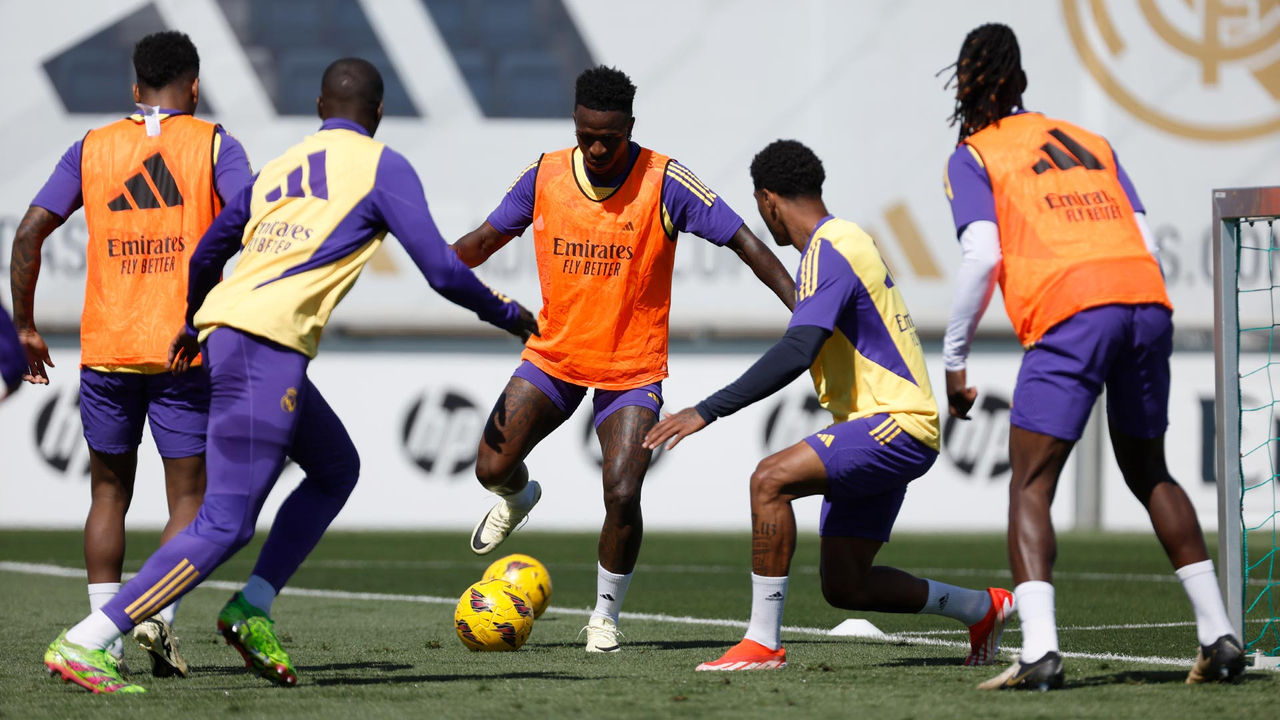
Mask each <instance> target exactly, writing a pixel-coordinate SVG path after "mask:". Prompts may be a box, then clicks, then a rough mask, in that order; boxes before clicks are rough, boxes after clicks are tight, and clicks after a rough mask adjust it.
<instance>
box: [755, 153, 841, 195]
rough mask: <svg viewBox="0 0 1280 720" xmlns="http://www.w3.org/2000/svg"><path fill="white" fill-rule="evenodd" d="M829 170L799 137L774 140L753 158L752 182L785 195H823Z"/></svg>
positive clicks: (760, 188)
mask: <svg viewBox="0 0 1280 720" xmlns="http://www.w3.org/2000/svg"><path fill="white" fill-rule="evenodd" d="M826 179H827V173H826V171H825V170H823V169H822V161H821V160H819V159H818V156H817V155H816V154H814V152H813V151H812V150H810V149H809V148H807V147H805V145H804V143H801V142H800V141H798V140H774V141H773V142H771V143H769V144H768V145H767V146H765V149H763V150H761V151H760V152H758V153H756V156H755V158H753V159H752V160H751V182H752V183H753V184H754V185H755V189H756V190H768V191H770V192H775V193H777V194H779V195H781V196H782V197H785V198H793V197H820V196H821V195H822V181H823V180H826Z"/></svg>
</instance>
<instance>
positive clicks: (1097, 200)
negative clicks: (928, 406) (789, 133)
mask: <svg viewBox="0 0 1280 720" xmlns="http://www.w3.org/2000/svg"><path fill="white" fill-rule="evenodd" d="M955 72H956V74H955V85H956V111H955V114H954V116H953V118H952V122H953V123H954V122H959V123H960V144H959V147H957V148H956V151H955V153H953V154H952V156H951V159H950V161H949V162H948V164H947V174H946V190H947V197H948V199H949V200H950V201H951V211H952V215H953V217H954V219H955V225H956V234H957V236H958V237H959V239H960V245H961V252H962V256H963V260H962V262H961V266H960V270H959V274H958V277H957V279H956V300H955V302H954V304H953V307H952V313H951V320H950V322H949V323H948V328H947V334H946V339H945V341H944V348H943V361H944V365H945V367H946V371H947V401H948V403H949V405H950V412H951V415H952V416H953V417H956V418H961V419H967V417H968V413H969V409H970V408H971V407H972V406H973V402H974V400H975V398H976V397H977V390H976V389H974V388H972V387H968V386H967V383H966V376H965V368H966V359H967V357H968V354H969V345H970V342H971V341H972V339H973V333H974V329H975V328H976V326H977V324H978V320H979V319H980V318H981V316H982V313H983V311H985V309H986V306H987V302H988V301H989V300H990V298H991V293H992V291H993V289H994V287H995V285H996V284H997V282H998V283H999V285H1000V288H1001V290H1002V291H1003V293H1004V301H1005V308H1006V310H1007V311H1008V313H1009V319H1010V321H1012V323H1013V328H1014V331H1015V332H1016V333H1017V334H1018V339H1019V340H1021V341H1022V344H1023V346H1024V347H1025V348H1026V354H1025V355H1024V356H1023V359H1022V367H1021V369H1020V370H1019V372H1018V380H1017V385H1016V386H1015V388H1014V392H1013V403H1012V405H1013V407H1012V410H1011V412H1010V415H1009V422H1010V425H1011V427H1010V429H1009V462H1010V465H1011V470H1012V477H1011V479H1010V487H1009V561H1010V565H1011V566H1012V571H1013V580H1014V582H1015V583H1016V587H1015V588H1014V596H1015V598H1016V600H1015V602H1016V605H1017V609H1018V615H1019V617H1020V620H1021V625H1022V639H1023V640H1022V653H1021V655H1020V657H1019V658H1018V660H1017V661H1015V662H1014V663H1013V665H1012V666H1010V667H1009V669H1008V670H1006V671H1005V672H1003V673H1001V674H1000V675H998V676H997V677H995V678H992V679H991V680H988V681H987V682H984V683H982V684H981V685H980V686H979V687H981V688H983V689H988V690H991V689H1000V688H1032V689H1041V690H1045V689H1050V688H1056V687H1060V686H1061V685H1062V682H1063V669H1062V658H1061V655H1060V654H1059V653H1058V634H1057V626H1056V621H1055V611H1054V587H1053V585H1052V584H1051V583H1052V573H1053V562H1054V558H1055V556H1056V555H1057V546H1056V541H1055V539H1054V534H1053V522H1052V518H1051V517H1050V514H1049V506H1050V504H1051V503H1052V502H1053V496H1054V491H1055V490H1056V488H1057V484H1058V476H1059V474H1060V473H1061V472H1062V466H1063V464H1065V463H1066V460H1067V456H1068V455H1069V454H1070V453H1071V448H1072V446H1073V445H1074V444H1075V442H1076V440H1078V439H1079V438H1080V434H1081V431H1082V430H1083V429H1084V426H1085V423H1086V421H1087V420H1088V416H1089V413H1090V411H1091V409H1092V408H1093V405H1094V403H1095V402H1096V401H1097V398H1098V395H1099V394H1100V393H1101V391H1102V388H1103V387H1106V389H1107V422H1108V426H1109V429H1110V433H1111V445H1112V448H1113V449H1114V451H1115V456H1116V462H1117V463H1118V464H1119V466H1120V470H1121V473H1122V474H1123V475H1124V479H1125V483H1126V484H1127V485H1128V486H1129V489H1130V490H1132V491H1133V494H1134V496H1135V497H1137V498H1138V500H1139V501H1140V502H1141V503H1142V505H1143V506H1144V507H1145V508H1146V509H1147V512H1148V514H1149V515H1150V516H1151V523H1152V525H1153V526H1154V527H1155V531H1156V535H1157V537H1159V539H1160V542H1161V544H1162V545H1163V546H1164V550H1165V552H1166V554H1167V555H1168V556H1169V560H1170V561H1171V562H1172V564H1173V566H1174V568H1176V570H1177V576H1178V579H1179V580H1180V581H1181V582H1182V585H1183V588H1184V589H1185V590H1186V593H1187V596H1188V598H1189V599H1190V600H1191V604H1192V606H1193V608H1194V610H1195V616H1196V634H1197V636H1198V639H1199V641H1200V646H1201V647H1200V655H1199V658H1198V659H1197V661H1196V664H1195V667H1193V668H1192V670H1191V673H1190V674H1189V675H1188V677H1187V682H1188V683H1198V682H1206V681H1214V680H1230V679H1233V678H1235V677H1236V676H1238V675H1239V674H1240V673H1241V672H1243V670H1244V656H1243V653H1242V651H1241V648H1240V642H1239V640H1238V639H1237V638H1236V637H1235V636H1234V634H1233V632H1232V629H1231V625H1230V622H1229V621H1228V619H1227V614H1226V611H1225V609H1224V607H1223V603H1222V596H1221V595H1220V594H1219V591H1218V585H1217V581H1216V579H1215V576H1214V572H1213V562H1212V561H1211V560H1209V554H1208V552H1207V550H1206V549H1205V544H1204V536H1203V535H1202V534H1201V532H1200V525H1199V523H1198V522H1197V520H1196V515H1195V509H1194V508H1193V507H1192V505H1191V501H1190V500H1188V498H1187V495H1186V493H1185V492H1184V491H1183V490H1182V488H1181V487H1179V486H1178V484H1177V483H1176V482H1175V481H1174V480H1173V478H1172V477H1170V476H1169V470H1168V468H1167V466H1166V463H1165V453H1164V434H1165V430H1166V428H1167V427H1168V404H1169V355H1170V353H1171V350H1172V338H1173V324H1172V321H1171V312H1172V306H1171V305H1170V303H1169V298H1168V295H1167V294H1166V292H1165V287H1164V279H1163V277H1162V276H1161V273H1160V266H1159V264H1158V262H1157V260H1156V258H1155V257H1154V254H1155V251H1156V248H1155V243H1154V241H1153V240H1152V239H1151V234H1150V231H1149V230H1148V228H1147V223H1146V217H1145V209H1144V208H1143V206H1142V204H1141V202H1140V201H1139V200H1138V196H1137V193H1136V192H1135V191H1134V189H1133V184H1132V183H1131V182H1130V181H1129V178H1128V176H1127V175H1126V174H1125V172H1124V170H1123V169H1122V168H1121V167H1120V164H1119V162H1118V161H1117V159H1116V154H1115V152H1114V151H1113V150H1112V149H1111V146H1110V145H1109V144H1108V143H1107V141H1106V140H1104V139H1103V138H1102V137H1100V136H1098V135H1095V134H1093V133H1091V132H1089V131H1088V130H1085V129H1083V128H1080V127H1078V126H1076V125H1073V124H1071V123H1068V122H1065V121H1062V120H1055V119H1051V118H1047V117H1044V116H1043V115H1040V114H1038V113H1031V112H1025V111H1023V110H1022V109H1021V108H1022V92H1023V91H1024V90H1025V89H1026V84H1027V78H1026V75H1025V74H1024V73H1023V71H1022V67H1021V55H1020V52H1019V50H1018V41H1017V38H1015V37H1014V35H1013V31H1012V30H1010V29H1009V28H1008V27H1006V26H1004V25H983V26H982V27H979V28H977V29H976V30H974V31H973V32H971V33H969V35H968V36H967V37H966V38H965V40H964V44H963V46H962V47H961V50H960V57H959V59H958V60H957V61H956V65H955Z"/></svg>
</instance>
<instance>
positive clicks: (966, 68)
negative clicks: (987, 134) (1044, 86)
mask: <svg viewBox="0 0 1280 720" xmlns="http://www.w3.org/2000/svg"><path fill="white" fill-rule="evenodd" d="M950 69H954V70H955V73H954V74H953V75H952V76H951V78H950V79H949V80H948V81H947V87H952V86H954V87H955V88H956V108H955V112H953V113H952V115H951V123H950V124H951V125H955V124H956V123H959V124H960V138H959V139H960V140H964V139H965V138H967V137H969V136H970V135H972V134H974V133H976V132H978V131H979V130H981V129H982V128H984V127H986V126H988V125H990V124H992V123H994V122H996V121H997V120H999V119H1000V118H1002V117H1004V116H1005V115H1008V114H1009V112H1010V111H1011V110H1012V109H1013V108H1014V107H1015V106H1017V105H1019V104H1020V103H1021V102H1022V91H1023V90H1026V89H1027V77H1026V75H1025V74H1023V72H1022V53H1021V51H1020V50H1019V49H1018V38H1017V36H1015V35H1014V34H1013V30H1012V29H1010V28H1009V26H1008V25H1001V24H999V23H990V24H987V25H982V26H979V27H977V28H975V29H974V30H972V31H971V32H970V33H969V34H968V35H966V36H965V39H964V43H963V44H962V45H961V46H960V57H959V58H958V59H957V60H956V62H955V64H954V65H951V66H950V67H948V68H943V72H945V71H946V70H950Z"/></svg>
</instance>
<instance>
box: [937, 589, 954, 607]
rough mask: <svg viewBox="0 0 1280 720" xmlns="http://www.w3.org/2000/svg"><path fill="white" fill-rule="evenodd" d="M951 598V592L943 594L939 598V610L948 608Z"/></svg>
mask: <svg viewBox="0 0 1280 720" xmlns="http://www.w3.org/2000/svg"><path fill="white" fill-rule="evenodd" d="M950 599H951V593H947V594H946V595H943V596H942V597H940V598H938V609H939V610H946V609H947V601H948V600H950Z"/></svg>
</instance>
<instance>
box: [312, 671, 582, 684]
mask: <svg viewBox="0 0 1280 720" xmlns="http://www.w3.org/2000/svg"><path fill="white" fill-rule="evenodd" d="M598 679H599V678H598V677H588V676H586V675H570V674H567V673H561V672H554V671H551V672H517V673H502V674H501V675H474V674H462V675H390V676H382V677H332V678H316V679H315V680H312V681H310V682H309V683H308V684H309V685H383V684H388V683H392V684H394V683H401V684H403V683H446V682H459V681H465V682H499V681H504V682H505V681H507V680H575V681H576V680H598Z"/></svg>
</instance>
